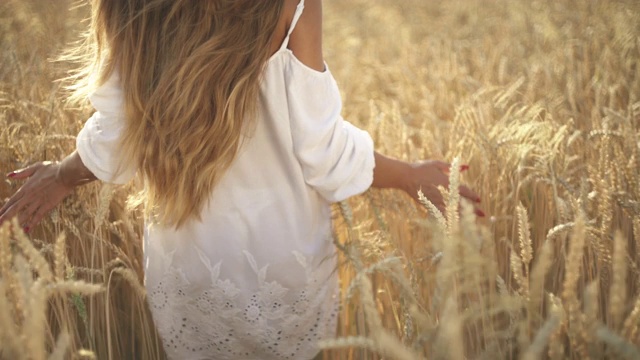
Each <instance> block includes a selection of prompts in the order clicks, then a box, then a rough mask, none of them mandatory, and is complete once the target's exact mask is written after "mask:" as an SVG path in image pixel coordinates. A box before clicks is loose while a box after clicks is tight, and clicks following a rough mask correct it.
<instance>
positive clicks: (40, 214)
mask: <svg viewBox="0 0 640 360" xmlns="http://www.w3.org/2000/svg"><path fill="white" fill-rule="evenodd" d="M51 209H53V207H52V206H51V205H49V204H48V203H47V204H45V205H43V206H40V207H39V208H38V210H37V211H36V213H35V214H33V216H32V217H31V219H30V220H29V221H27V222H26V223H25V224H24V231H25V232H27V233H28V232H29V230H30V229H33V227H34V226H36V225H37V224H38V223H40V221H42V219H43V218H44V217H45V215H47V213H49V211H50V210H51Z"/></svg>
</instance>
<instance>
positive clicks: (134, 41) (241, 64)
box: [72, 0, 284, 227]
mask: <svg viewBox="0 0 640 360" xmlns="http://www.w3.org/2000/svg"><path fill="white" fill-rule="evenodd" d="M283 3H284V0H92V16H91V28H90V31H89V32H88V33H87V35H88V36H87V38H86V41H85V42H84V43H83V45H81V47H80V49H79V50H78V49H77V50H78V51H76V52H75V54H76V55H78V54H79V58H80V59H81V60H82V61H83V65H82V66H81V67H80V70H79V71H78V72H76V73H75V74H74V75H73V76H72V78H73V81H74V82H75V83H76V84H77V85H76V87H75V89H74V95H73V97H75V98H76V99H77V98H78V97H85V98H86V95H87V94H88V93H90V91H91V89H95V88H96V86H99V85H100V84H102V83H104V82H105V81H106V80H107V79H108V78H109V77H110V76H111V74H112V72H114V71H117V72H118V73H119V74H120V79H121V85H122V89H123V91H124V106H125V109H124V110H125V117H126V127H125V131H124V135H123V137H122V146H121V149H120V151H121V158H122V159H123V160H124V161H133V162H135V164H136V166H137V167H138V169H139V171H140V172H139V173H140V174H141V175H142V176H143V178H144V182H145V187H144V190H143V191H142V192H141V193H140V194H139V195H138V196H136V197H135V200H136V202H137V203H138V204H144V205H145V206H144V207H145V213H146V216H153V217H154V218H155V219H156V220H157V221H158V222H159V223H160V224H162V225H166V226H174V227H180V226H181V225H183V224H184V223H185V222H187V221H189V220H191V219H193V218H197V219H200V214H201V212H202V209H203V207H204V205H205V203H206V201H207V199H209V197H210V194H211V191H212V190H213V188H214V187H215V185H216V183H217V182H218V181H219V179H220V178H221V176H222V175H223V173H224V172H225V170H226V169H228V167H229V165H230V164H231V163H232V161H233V160H234V158H235V157H236V155H237V153H238V149H239V147H240V145H241V143H242V140H243V137H244V136H245V135H246V133H247V130H248V129H250V127H249V126H248V125H250V122H251V119H252V118H254V115H255V111H256V108H257V102H258V97H259V87H260V80H261V75H262V72H263V69H264V67H265V64H266V63H267V61H268V59H269V56H270V53H271V45H272V37H273V34H274V33H275V30H276V28H277V25H278V22H279V19H280V15H281V13H282V11H283V6H284V5H283ZM77 58H78V56H76V59H77Z"/></svg>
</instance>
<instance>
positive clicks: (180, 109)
mask: <svg viewBox="0 0 640 360" xmlns="http://www.w3.org/2000/svg"><path fill="white" fill-rule="evenodd" d="M321 23H322V9H321V1H320V0H306V2H305V0H270V1H256V0H208V1H202V0H94V2H93V12H92V30H91V34H92V36H91V39H90V40H91V41H90V42H89V43H88V45H87V47H86V49H88V50H90V51H88V53H89V54H90V59H89V61H87V65H86V67H85V68H84V71H81V72H80V73H79V75H78V79H77V81H78V84H80V85H79V86H78V89H77V93H76V95H78V96H80V95H82V94H88V95H89V99H90V100H91V102H92V104H93V106H94V107H95V109H96V110H97V111H96V113H95V114H94V115H93V116H92V117H91V118H90V119H89V120H88V121H87V122H86V124H85V126H84V128H83V129H82V131H81V132H80V133H79V134H78V138H77V150H76V151H75V152H74V153H72V154H71V155H69V156H68V157H66V158H65V159H64V160H62V161H61V162H59V163H51V162H44V163H38V164H35V165H32V166H30V167H27V168H25V169H23V170H19V171H16V172H13V173H11V174H9V177H10V178H13V179H20V180H23V179H26V182H25V184H24V185H23V186H22V187H21V188H20V189H19V190H18V191H17V192H16V194H15V195H14V196H13V197H12V198H11V199H10V200H9V201H8V202H7V203H6V204H5V205H4V207H3V208H2V209H1V210H0V222H2V221H5V220H7V219H9V218H11V217H14V216H17V217H18V219H19V221H20V222H21V224H24V227H25V231H27V232H28V231H29V230H30V229H31V228H33V226H35V225H36V224H37V223H38V222H39V221H40V220H41V219H42V217H43V216H45V215H46V214H47V213H48V212H49V211H50V210H51V209H52V208H54V207H55V206H57V205H58V204H59V203H60V202H61V201H62V199H64V198H65V197H66V196H68V195H69V194H70V193H71V192H72V191H73V189H74V188H75V187H77V186H79V185H82V184H85V183H88V182H91V181H93V180H96V179H99V180H102V181H105V182H111V183H126V182H128V181H129V180H130V179H131V178H132V177H133V176H134V174H136V173H138V174H139V175H140V176H141V177H142V178H143V179H144V183H145V186H144V191H143V193H141V194H140V196H139V199H140V201H141V202H143V203H144V204H145V220H146V226H145V230H144V249H145V254H144V256H145V261H144V264H145V286H146V287H147V289H148V295H149V296H148V298H149V305H150V308H151V310H152V313H153V316H154V320H155V322H156V325H157V327H158V332H159V334H160V336H161V337H162V339H163V343H164V346H165V349H166V351H167V354H168V355H169V357H170V358H175V359H210V358H215V359H310V358H313V357H314V356H315V355H316V354H317V353H318V349H317V347H316V342H317V340H319V339H321V338H327V337H331V336H333V334H334V330H335V328H336V319H337V315H336V313H337V307H338V294H337V292H338V284H337V277H336V276H337V275H336V272H335V271H334V270H335V267H336V262H335V248H334V246H333V244H332V241H331V220H330V211H329V210H330V207H329V205H330V203H332V202H335V201H340V200H343V199H346V198H348V197H350V196H353V195H356V194H359V193H362V192H364V191H365V190H367V189H368V188H369V187H371V186H373V187H378V188H398V189H402V190H404V191H406V192H407V193H408V194H410V195H411V196H412V197H414V198H416V197H417V192H418V190H419V189H422V190H423V191H424V192H425V194H426V195H427V197H428V198H429V199H430V200H431V201H432V202H434V203H435V204H436V205H437V206H439V207H442V206H443V201H442V197H441V196H440V194H439V192H438V190H437V186H440V185H441V186H447V177H446V175H445V173H446V172H447V171H448V168H449V165H448V164H445V163H442V162H438V161H427V162H422V163H419V164H409V163H405V162H401V161H397V160H394V159H390V158H387V157H384V156H382V155H380V154H377V153H375V152H374V149H373V142H372V140H371V137H370V136H369V135H368V134H367V133H366V132H364V131H362V130H359V129H357V128H356V127H354V126H353V125H351V124H349V123H348V122H345V121H344V120H343V119H342V118H341V117H340V110H341V101H340V95H339V91H338V88H337V86H336V83H335V81H334V79H333V77H332V75H331V73H330V71H329V69H328V68H327V67H326V65H325V63H324V61H323V56H322V44H321V32H322V29H321ZM460 190H461V194H462V195H463V196H464V197H466V198H468V199H470V200H472V201H475V202H479V201H480V199H479V197H478V196H477V195H476V194H475V193H474V192H473V191H471V190H470V189H468V188H467V187H464V186H463V187H461V189H460ZM477 213H478V214H481V212H480V211H479V210H477Z"/></svg>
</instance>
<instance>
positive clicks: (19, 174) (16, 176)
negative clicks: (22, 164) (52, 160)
mask: <svg viewBox="0 0 640 360" xmlns="http://www.w3.org/2000/svg"><path fill="white" fill-rule="evenodd" d="M43 165H45V163H41V162H40V163H35V164H32V165H29V166H27V167H26V168H23V169H20V170H15V171H13V172H10V173H9V174H7V177H8V178H9V179H12V180H24V179H26V178H29V177H31V175H33V174H34V173H35V172H36V171H38V169H39V168H41V167H42V166H43Z"/></svg>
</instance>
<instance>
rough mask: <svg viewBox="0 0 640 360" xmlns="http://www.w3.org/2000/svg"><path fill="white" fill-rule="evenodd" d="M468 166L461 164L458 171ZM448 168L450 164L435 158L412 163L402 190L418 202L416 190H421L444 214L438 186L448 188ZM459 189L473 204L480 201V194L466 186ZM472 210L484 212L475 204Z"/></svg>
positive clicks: (476, 212) (443, 205) (482, 215)
mask: <svg viewBox="0 0 640 360" xmlns="http://www.w3.org/2000/svg"><path fill="white" fill-rule="evenodd" d="M468 168H469V167H468V166H466V165H463V166H462V167H461V169H460V171H465V170H467V169H468ZM450 169H451V164H448V163H445V162H442V161H437V160H428V161H423V162H420V163H417V164H413V165H412V166H411V171H410V173H409V174H410V175H409V179H408V181H407V183H406V185H405V189H404V190H405V191H406V192H407V193H408V194H409V195H410V196H411V197H412V198H413V199H414V200H416V201H418V202H419V199H418V191H422V193H423V194H424V196H425V197H426V198H427V199H428V200H429V201H431V203H433V205H435V206H436V207H437V208H438V210H440V212H442V213H443V214H444V213H445V208H446V205H445V203H444V198H443V197H442V194H441V193H440V190H439V189H438V188H439V187H440V186H442V187H444V188H445V189H448V188H449V176H448V174H449V171H450ZM459 191H460V196H461V197H463V198H466V199H468V200H469V201H471V202H472V203H474V204H479V203H480V196H478V194H476V193H475V192H474V191H473V190H471V189H469V188H468V187H467V186H465V185H461V186H460V188H459ZM474 211H475V214H476V215H477V216H480V217H484V216H485V214H484V212H482V210H480V209H479V208H477V207H475V206H474Z"/></svg>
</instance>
